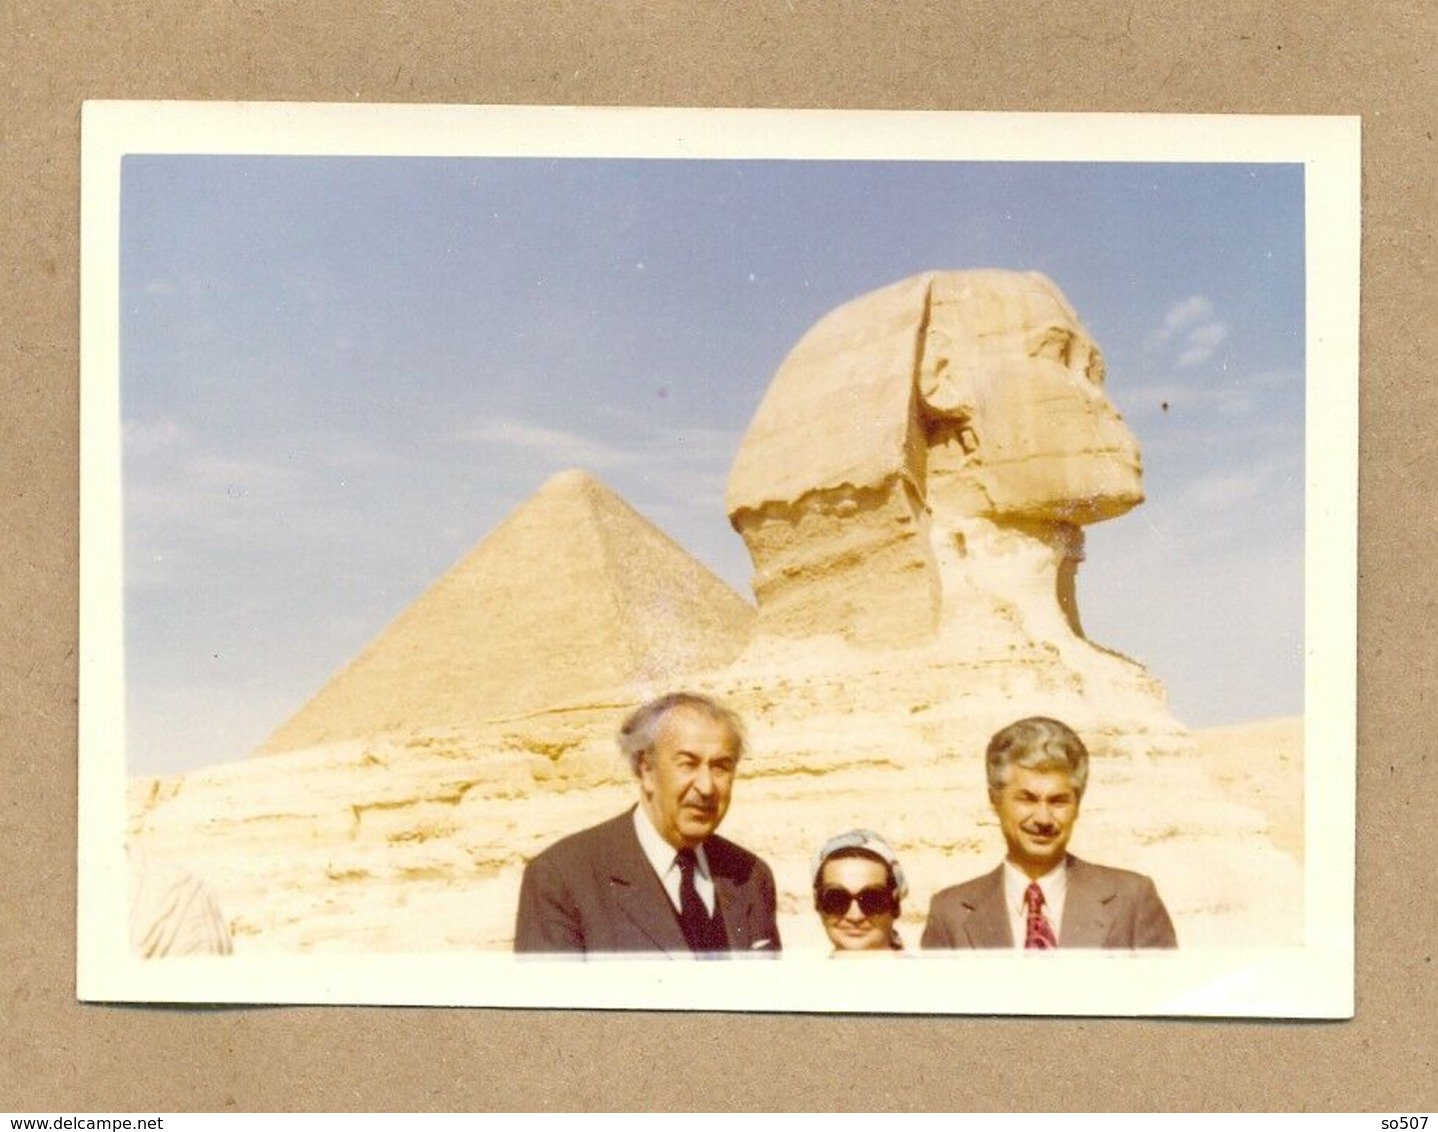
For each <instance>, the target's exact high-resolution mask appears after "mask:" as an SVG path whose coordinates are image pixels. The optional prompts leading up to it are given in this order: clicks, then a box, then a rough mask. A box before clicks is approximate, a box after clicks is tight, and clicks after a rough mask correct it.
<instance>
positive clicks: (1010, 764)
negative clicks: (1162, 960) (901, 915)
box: [920, 716, 1178, 949]
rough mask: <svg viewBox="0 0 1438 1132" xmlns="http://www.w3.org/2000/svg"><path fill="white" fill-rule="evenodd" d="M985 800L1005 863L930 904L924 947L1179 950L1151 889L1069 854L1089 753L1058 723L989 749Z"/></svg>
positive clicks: (1030, 724) (1037, 725)
mask: <svg viewBox="0 0 1438 1132" xmlns="http://www.w3.org/2000/svg"><path fill="white" fill-rule="evenodd" d="M986 763H987V767H988V779H989V801H990V802H991V803H992V805H993V807H994V811H995V813H997V814H998V818H999V827H1000V828H1001V829H1002V830H1003V834H1004V841H1005V842H1006V843H1007V844H1008V856H1007V857H1006V858H1005V859H1004V862H1003V864H1001V865H1000V866H999V867H998V868H997V869H995V870H994V871H993V872H991V873H988V874H987V875H985V876H981V877H978V878H977V879H975V880H971V881H968V882H967V883H965V884H959V885H955V886H954V887H952V888H946V889H944V890H943V891H942V892H940V893H939V894H938V895H937V896H935V897H934V899H933V903H932V904H931V905H930V907H929V920H928V923H927V924H926V925H925V926H924V935H923V938H922V939H921V941H920V946H922V947H926V948H969V947H1017V948H1028V949H1049V948H1055V947H1065V948H1072V947H1112V948H1140V947H1176V946H1177V945H1178V940H1177V937H1176V936H1175V935H1174V930H1173V922H1172V921H1171V920H1170V919H1169V917H1168V911H1167V910H1166V909H1165V908H1164V906H1163V901H1162V900H1160V899H1159V896H1158V892H1157V890H1156V889H1155V888H1154V886H1153V881H1151V880H1149V879H1148V877H1146V876H1141V875H1140V874H1138V873H1131V872H1127V871H1125V870H1123V869H1110V868H1105V867H1104V866H1102V865H1091V864H1089V863H1088V862H1087V861H1081V860H1079V859H1078V858H1077V857H1073V856H1070V855H1069V852H1068V843H1069V837H1070V836H1071V835H1072V833H1073V829H1074V823H1075V822H1077V820H1078V815H1079V803H1080V802H1081V801H1082V800H1083V793H1084V786H1085V785H1086V784H1087V782H1088V750H1087V749H1086V748H1085V747H1084V745H1083V741H1082V740H1081V739H1080V738H1079V737H1078V736H1077V735H1076V734H1075V733H1074V732H1073V730H1072V729H1071V728H1069V727H1067V726H1066V725H1064V724H1062V723H1060V722H1059V721H1058V720H1056V719H1046V718H1043V717H1041V716H1034V717H1032V718H1029V719H1021V720H1019V721H1018V722H1017V723H1012V724H1010V725H1009V726H1008V727H1005V728H1004V729H1003V730H1002V731H1000V732H999V733H998V734H997V735H995V736H994V737H993V738H992V739H991V740H989V747H988V753H987V756H986Z"/></svg>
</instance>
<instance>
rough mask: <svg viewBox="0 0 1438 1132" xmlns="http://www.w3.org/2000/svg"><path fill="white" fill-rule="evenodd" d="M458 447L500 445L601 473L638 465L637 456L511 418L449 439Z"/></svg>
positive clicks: (562, 430) (495, 418) (501, 419)
mask: <svg viewBox="0 0 1438 1132" xmlns="http://www.w3.org/2000/svg"><path fill="white" fill-rule="evenodd" d="M450 439H451V440H452V441H455V442H459V443H472V444H485V445H500V446H503V447H507V448H510V449H513V450H514V451H516V452H524V453H528V454H531V455H539V456H542V457H544V458H546V459H548V460H549V461H551V462H553V463H554V464H556V465H563V466H564V467H579V468H586V469H588V470H590V471H599V470H601V469H604V468H615V467H621V466H623V465H626V464H633V463H636V462H638V460H639V459H640V455H639V453H637V452H630V451H625V450H624V449H622V448H618V447H615V446H614V445H611V444H606V443H604V442H603V441H598V440H591V439H589V438H588V437H585V436H580V435H579V434H578V433H575V432H568V431H566V430H564V429H557V428H545V427H543V426H541V425H534V424H529V423H527V422H525V421H518V420H514V419H512V418H508V417H494V418H492V419H490V420H487V421H484V422H483V423H482V424H479V425H476V426H475V427H474V428H469V429H464V430H463V431H461V432H458V433H455V434H454V435H453V436H451V437H450Z"/></svg>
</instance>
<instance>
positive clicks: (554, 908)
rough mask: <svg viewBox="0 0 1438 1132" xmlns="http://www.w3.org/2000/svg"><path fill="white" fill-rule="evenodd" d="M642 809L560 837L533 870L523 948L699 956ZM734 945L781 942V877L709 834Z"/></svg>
mask: <svg viewBox="0 0 1438 1132" xmlns="http://www.w3.org/2000/svg"><path fill="white" fill-rule="evenodd" d="M632 815H633V810H628V811H626V812H625V813H622V814H620V815H619V816H618V817H617V818H613V819H612V820H610V821H607V822H605V823H603V824H602V825H597V826H595V827H594V828H593V829H586V830H584V831H583V832H582V833H576V834H574V835H572V836H570V837H566V838H565V839H564V840H562V841H559V842H557V843H556V844H554V845H551V846H550V847H549V848H548V849H546V850H545V851H544V852H543V853H541V854H539V856H537V857H535V858H534V860H532V861H530V862H529V865H528V866H527V867H526V868H525V870H524V879H523V880H522V881H521V883H520V886H519V911H518V914H517V915H516V917H515V928H514V949H515V951H519V952H558V953H574V952H585V953H588V952H634V951H651V952H658V953H660V954H668V955H687V954H689V947H688V944H686V943H685V942H684V933H683V932H682V931H681V930H680V927H679V920H678V918H677V917H676V916H675V914H674V905H673V904H672V903H670V901H669V896H668V894H667V893H665V891H664V886H663V885H662V884H660V883H659V878H658V877H657V876H656V875H655V874H654V867H653V866H652V865H650V863H649V860H648V858H646V857H645V856H644V850H643V849H641V848H640V845H639V838H638V836H637V835H636V834H635V832H634V818H633V816H632ZM704 856H705V857H706V858H707V859H708V861H709V874H710V876H712V877H713V878H714V895H715V898H716V902H717V905H718V908H719V911H720V912H722V913H723V916H724V932H725V935H726V936H727V937H728V941H729V950H730V951H743V952H751V951H752V952H764V951H768V952H772V953H777V952H778V950H779V929H778V925H777V923H776V922H775V918H774V910H775V899H774V875H773V873H771V872H770V871H769V866H768V865H766V864H765V863H764V862H763V861H761V860H759V858H758V857H756V856H754V854H752V853H750V852H748V851H747V850H745V849H741V848H740V847H739V846H737V845H735V844H734V843H733V842H732V841H726V840H725V839H724V838H722V837H718V836H711V837H710V838H709V839H708V840H707V841H705V842H704Z"/></svg>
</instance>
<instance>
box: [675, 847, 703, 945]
mask: <svg viewBox="0 0 1438 1132" xmlns="http://www.w3.org/2000/svg"><path fill="white" fill-rule="evenodd" d="M674 863H675V864H677V865H678V866H679V927H680V929H681V930H682V931H683V932H684V939H685V940H686V941H687V942H688V944H689V949H690V950H691V951H700V950H703V944H704V941H705V940H706V938H707V936H708V927H709V909H707V908H706V907H704V901H703V900H701V899H700V897H699V890H698V889H697V888H696V887H695V886H694V870H695V868H696V867H697V866H698V864H699V860H698V858H697V857H696V856H695V855H694V850H693V849H681V850H679V853H678V855H677V856H676V857H675V858H674Z"/></svg>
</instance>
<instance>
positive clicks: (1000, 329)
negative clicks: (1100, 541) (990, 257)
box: [911, 270, 1143, 524]
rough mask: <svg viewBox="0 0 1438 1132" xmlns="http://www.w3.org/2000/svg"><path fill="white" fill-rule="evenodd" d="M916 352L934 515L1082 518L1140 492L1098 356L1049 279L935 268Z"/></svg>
mask: <svg viewBox="0 0 1438 1132" xmlns="http://www.w3.org/2000/svg"><path fill="white" fill-rule="evenodd" d="M920 349H921V356H920V358H919V362H918V367H917V374H918V377H917V390H916V393H917V396H916V399H915V401H916V410H917V417H918V420H917V422H916V423H917V427H916V430H915V431H916V432H922V437H923V440H922V450H923V461H924V475H923V482H924V494H925V497H926V501H927V503H928V505H929V507H930V508H931V509H932V510H933V511H934V512H935V514H936V515H943V514H946V513H947V514H958V515H982V516H985V517H988V518H994V519H999V520H1019V521H1028V522H1063V523H1072V524H1083V523H1091V522H1096V521H1098V520H1100V519H1109V518H1112V517H1114V516H1116V515H1121V514H1123V513H1124V512H1125V511H1127V510H1128V509H1129V508H1131V507H1133V506H1135V505H1136V504H1138V503H1141V502H1142V501H1143V482H1142V463H1141V460H1140V456H1139V448H1138V442H1137V441H1136V440H1135V439H1134V436H1133V434H1132V433H1131V432H1130V431H1129V430H1128V426H1127V425H1125V424H1124V422H1123V419H1122V418H1121V417H1120V416H1119V414H1118V412H1117V410H1115V409H1114V407H1113V405H1112V404H1111V403H1110V402H1109V400H1108V398H1107V397H1106V396H1105V394H1104V389H1103V382H1104V363H1103V355H1102V354H1101V353H1100V352H1099V348H1098V345H1097V344H1096V343H1095V342H1094V340H1093V339H1092V338H1091V337H1090V336H1089V333H1088V331H1087V330H1085V329H1084V327H1083V325H1082V324H1081V323H1080V322H1079V320H1078V316H1077V315H1075V314H1074V312H1073V309H1072V308H1071V307H1070V306H1069V305H1068V303H1067V302H1066V301H1065V300H1064V297H1063V295H1062V294H1061V293H1060V292H1059V290H1058V288H1057V287H1055V286H1054V285H1053V284H1052V283H1051V282H1049V280H1048V279H1046V278H1044V277H1043V276H1042V275H1039V274H1037V273H1033V272H1027V273H1021V272H1012V271H996V270H985V271H957V272H943V273H938V274H936V275H934V276H933V279H932V283H931V287H930V292H929V306H928V322H927V327H926V329H925V332H924V335H923V339H922V343H921V346H920ZM917 439H918V438H917V437H915V440H917ZM918 447H920V446H919V445H918V444H916V445H915V448H916V449H917V448H918ZM915 455H917V453H915ZM913 459H914V458H913V457H911V461H912V460H913Z"/></svg>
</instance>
